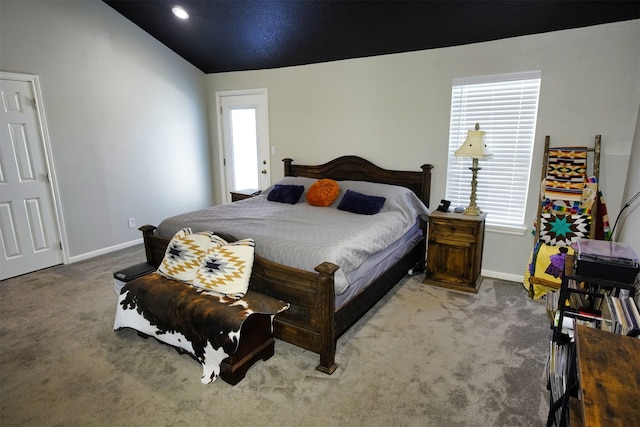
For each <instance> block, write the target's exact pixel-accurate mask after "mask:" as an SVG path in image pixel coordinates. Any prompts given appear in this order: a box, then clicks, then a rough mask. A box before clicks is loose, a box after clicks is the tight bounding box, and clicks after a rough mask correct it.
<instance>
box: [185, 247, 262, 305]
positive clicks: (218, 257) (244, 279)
mask: <svg viewBox="0 0 640 427" xmlns="http://www.w3.org/2000/svg"><path fill="white" fill-rule="evenodd" d="M216 237H217V236H216ZM218 239H220V238H219V237H218ZM220 240H222V239H220ZM222 241H223V242H224V240H222ZM224 243H225V244H223V245H222V246H220V245H212V246H211V247H210V248H209V250H208V251H207V253H206V255H205V256H204V257H203V258H202V261H201V263H200V268H199V269H198V270H197V272H196V275H195V278H194V280H193V286H196V287H198V288H201V289H204V290H207V291H210V292H213V293H215V294H219V295H223V296H227V297H230V298H235V299H237V298H241V297H243V296H244V295H245V294H246V293H247V290H248V289H249V279H250V278H251V270H252V269H253V255H254V249H255V242H254V240H253V239H242V240H238V241H235V242H232V243H227V242H224Z"/></svg>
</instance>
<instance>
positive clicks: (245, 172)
mask: <svg viewBox="0 0 640 427" xmlns="http://www.w3.org/2000/svg"><path fill="white" fill-rule="evenodd" d="M217 97H218V103H219V106H220V120H219V122H218V123H219V129H221V130H222V133H221V137H222V144H221V146H222V152H221V167H222V169H223V171H224V172H223V174H222V179H223V186H222V191H223V197H222V200H223V201H224V202H226V203H229V202H231V196H230V193H231V192H232V191H239V190H247V189H253V190H264V189H265V188H267V187H268V186H269V185H270V183H271V179H270V176H271V171H270V164H269V119H268V114H267V105H268V104H267V91H266V89H263V90H259V91H231V92H218V93H217Z"/></svg>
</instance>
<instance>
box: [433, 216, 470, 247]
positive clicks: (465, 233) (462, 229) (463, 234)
mask: <svg viewBox="0 0 640 427" xmlns="http://www.w3.org/2000/svg"><path fill="white" fill-rule="evenodd" d="M429 227H430V228H431V229H430V232H429V238H431V239H451V240H462V241H465V242H474V241H475V240H476V235H477V232H478V231H477V230H478V227H477V226H476V224H474V223H466V222H462V221H439V220H431V222H430V223H429Z"/></svg>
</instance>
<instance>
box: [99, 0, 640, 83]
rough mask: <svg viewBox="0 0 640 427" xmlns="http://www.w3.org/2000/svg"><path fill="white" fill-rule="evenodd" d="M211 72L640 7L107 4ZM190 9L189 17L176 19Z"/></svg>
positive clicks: (411, 45)
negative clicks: (177, 12)
mask: <svg viewBox="0 0 640 427" xmlns="http://www.w3.org/2000/svg"><path fill="white" fill-rule="evenodd" d="M104 1H105V3H107V4H108V5H109V6H111V7H112V8H114V9H115V10H117V11H118V12H120V13H121V14H122V15H124V16H125V17H126V18H128V19H129V20H131V21H132V22H133V23H135V24H136V25H138V26H139V27H140V28H142V29H143V30H145V31H146V32H148V33H149V34H151V35H152V36H153V37H155V38H156V39H158V40H159V41H160V42H162V43H163V44H165V45H166V46H167V47H169V48H170V49H172V50H173V51H174V52H176V53H177V54H178V55H180V56H181V57H183V58H184V59H186V60H187V61H189V62H190V63H192V64H193V65H195V66H196V67H198V68H199V69H200V70H202V71H203V72H205V73H218V72H225V71H241V70H256V69H268V68H278V67H286V66H292V65H303V64H311V63H319V62H327V61H334V60H340V59H348V58H359V57H366V56H374V55H382V54H389V53H399V52H409V51H415V50H423V49H433V48H439V47H448V46H454V45H463V44H469V43H476V42H482V41H490V40H497V39H503V38H507V37H515V36H522V35H528V34H538V33H545V32H549V31H556V30H563V29H569V28H578V27H585V26H590V25H597V24H604V23H610V22H617V21H626V20H630V19H637V18H640V1H563V0H554V1H524V0H511V1H455V0H451V1H401V0H398V1H330V0H324V1H314V0H253V1H252V0H104ZM176 5H180V6H182V7H183V8H184V9H185V10H186V11H187V12H188V13H189V15H190V18H189V19H188V20H179V19H177V18H176V17H175V16H174V15H173V14H172V12H171V9H172V7H173V6H176Z"/></svg>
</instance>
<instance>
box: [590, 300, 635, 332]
mask: <svg viewBox="0 0 640 427" xmlns="http://www.w3.org/2000/svg"><path fill="white" fill-rule="evenodd" d="M600 329H602V330H604V331H609V332H613V333H615V334H621V335H631V336H636V337H637V336H640V313H639V312H638V307H637V306H636V304H635V302H634V301H633V299H632V298H629V297H615V296H611V295H605V296H604V302H603V305H602V321H601V322H600Z"/></svg>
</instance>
